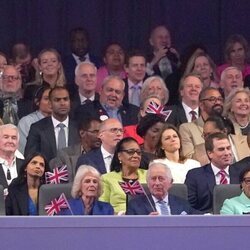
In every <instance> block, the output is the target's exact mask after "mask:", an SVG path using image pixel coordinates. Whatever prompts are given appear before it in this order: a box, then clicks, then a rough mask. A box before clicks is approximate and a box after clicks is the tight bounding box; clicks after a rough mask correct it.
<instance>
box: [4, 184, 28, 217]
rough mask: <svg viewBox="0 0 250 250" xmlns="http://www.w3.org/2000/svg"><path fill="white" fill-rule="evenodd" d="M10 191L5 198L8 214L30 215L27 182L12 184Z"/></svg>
mask: <svg viewBox="0 0 250 250" xmlns="http://www.w3.org/2000/svg"><path fill="white" fill-rule="evenodd" d="M8 191H9V194H8V195H7V197H6V200H5V209H6V215H29V209H28V201H29V194H28V186H27V184H26V183H24V184H20V185H13V184H11V185H10V186H9V190H8Z"/></svg>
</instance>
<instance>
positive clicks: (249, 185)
mask: <svg viewBox="0 0 250 250" xmlns="http://www.w3.org/2000/svg"><path fill="white" fill-rule="evenodd" d="M239 179H240V188H241V190H242V193H241V195H239V196H236V197H233V198H231V199H226V200H225V201H224V203H223V206H222V208H221V210H220V214H225V215H227V214H228V215H230V214H231V215H232V214H238V215H239V214H241V215H243V214H247V215H249V214H250V168H249V167H248V168H246V169H244V170H243V171H242V172H241V173H240V176H239Z"/></svg>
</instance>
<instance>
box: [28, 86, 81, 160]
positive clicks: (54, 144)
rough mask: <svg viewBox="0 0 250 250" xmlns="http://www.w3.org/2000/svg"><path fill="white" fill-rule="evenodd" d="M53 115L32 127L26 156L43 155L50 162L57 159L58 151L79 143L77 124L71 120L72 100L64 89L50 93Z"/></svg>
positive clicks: (56, 89) (56, 88) (55, 89)
mask: <svg viewBox="0 0 250 250" xmlns="http://www.w3.org/2000/svg"><path fill="white" fill-rule="evenodd" d="M49 100H50V104H51V107H52V115H51V116H50V117H46V118H43V119H42V120H40V121H38V122H36V123H33V124H32V125H31V128H30V131H29V135H28V138H27V143H26V147H25V152H24V154H25V156H26V155H28V154H30V153H34V152H41V153H43V154H44V155H45V156H46V158H47V160H48V161H50V160H51V159H52V158H54V157H56V153H57V150H58V149H62V148H65V147H68V146H71V145H74V144H75V143H77V142H79V135H78V131H77V125H76V123H75V122H74V121H73V120H71V119H70V118H69V111H70V98H69V92H68V90H67V89H66V88H64V87H55V88H53V89H52V90H51V91H50V93H49Z"/></svg>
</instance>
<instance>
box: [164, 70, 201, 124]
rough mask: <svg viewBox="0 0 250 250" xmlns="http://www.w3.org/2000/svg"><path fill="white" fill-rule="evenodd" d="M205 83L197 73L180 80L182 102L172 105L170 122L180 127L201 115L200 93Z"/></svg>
mask: <svg viewBox="0 0 250 250" xmlns="http://www.w3.org/2000/svg"><path fill="white" fill-rule="evenodd" d="M202 87H203V84H202V82H201V80H200V78H199V76H198V75H197V74H193V73H192V74H189V75H187V76H184V77H183V78H182V79H181V81H180V87H179V93H180V98H181V100H180V103H179V104H177V105H173V106H170V107H169V109H170V110H172V113H171V115H170V117H169V118H168V122H169V123H172V124H174V125H175V126H177V127H179V126H180V125H181V124H182V123H185V122H192V121H194V120H196V119H197V118H198V117H199V95H200V92H201V90H202Z"/></svg>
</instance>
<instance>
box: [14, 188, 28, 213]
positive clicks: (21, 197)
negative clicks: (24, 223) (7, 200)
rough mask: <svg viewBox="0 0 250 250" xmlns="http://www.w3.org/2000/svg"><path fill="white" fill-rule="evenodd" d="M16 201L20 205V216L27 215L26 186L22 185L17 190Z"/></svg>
mask: <svg viewBox="0 0 250 250" xmlns="http://www.w3.org/2000/svg"><path fill="white" fill-rule="evenodd" d="M16 199H17V200H18V204H19V205H20V211H21V214H23V215H28V199H29V194H28V187H27V185H22V186H20V188H19V189H17V195H16Z"/></svg>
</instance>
